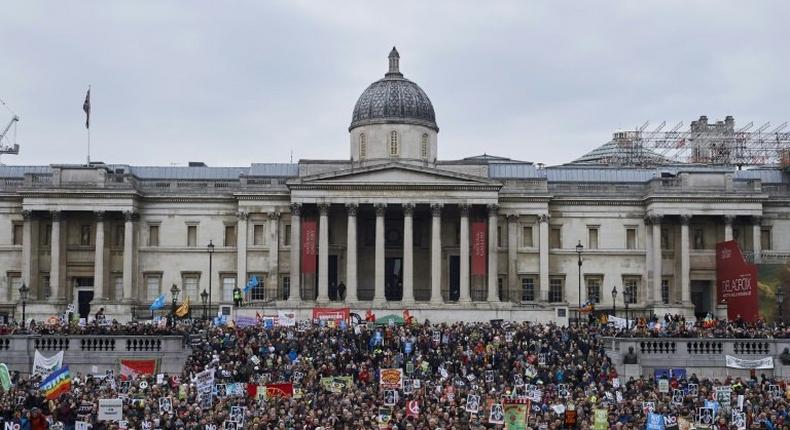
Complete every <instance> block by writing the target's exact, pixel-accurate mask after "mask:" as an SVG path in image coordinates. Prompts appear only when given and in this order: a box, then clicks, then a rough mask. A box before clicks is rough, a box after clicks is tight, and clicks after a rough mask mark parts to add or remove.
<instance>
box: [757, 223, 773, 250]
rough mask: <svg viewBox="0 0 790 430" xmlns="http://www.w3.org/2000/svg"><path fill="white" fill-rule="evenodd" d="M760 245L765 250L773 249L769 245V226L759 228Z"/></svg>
mask: <svg viewBox="0 0 790 430" xmlns="http://www.w3.org/2000/svg"><path fill="white" fill-rule="evenodd" d="M760 247H761V248H762V249H765V250H771V249H773V248H772V247H771V229H770V228H763V229H760Z"/></svg>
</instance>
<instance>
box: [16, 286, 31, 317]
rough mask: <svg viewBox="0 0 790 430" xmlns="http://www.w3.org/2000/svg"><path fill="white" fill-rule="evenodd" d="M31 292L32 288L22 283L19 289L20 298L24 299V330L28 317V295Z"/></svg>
mask: <svg viewBox="0 0 790 430" xmlns="http://www.w3.org/2000/svg"><path fill="white" fill-rule="evenodd" d="M29 292H30V288H28V287H27V285H25V283H24V282H23V283H22V286H21V287H19V298H20V299H22V328H25V320H26V319H27V315H25V307H26V306H27V293H29Z"/></svg>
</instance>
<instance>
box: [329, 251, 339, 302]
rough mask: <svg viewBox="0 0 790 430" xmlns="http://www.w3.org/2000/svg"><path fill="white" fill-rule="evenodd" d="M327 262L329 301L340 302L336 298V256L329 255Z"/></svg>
mask: <svg viewBox="0 0 790 430" xmlns="http://www.w3.org/2000/svg"><path fill="white" fill-rule="evenodd" d="M328 260H329V270H328V271H327V275H329V276H328V280H329V300H340V297H338V296H337V255H330V256H329V259H328Z"/></svg>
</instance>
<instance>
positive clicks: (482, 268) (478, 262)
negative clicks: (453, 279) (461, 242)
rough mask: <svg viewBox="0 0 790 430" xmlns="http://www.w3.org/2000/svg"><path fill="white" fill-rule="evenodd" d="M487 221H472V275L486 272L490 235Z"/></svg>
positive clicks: (483, 274)
mask: <svg viewBox="0 0 790 430" xmlns="http://www.w3.org/2000/svg"><path fill="white" fill-rule="evenodd" d="M487 227H488V226H487V225H486V222H485V221H474V222H472V240H471V241H470V244H469V245H470V246H471V247H472V250H471V254H472V276H475V275H482V276H485V274H486V259H487V258H488V235H487V231H486V230H487Z"/></svg>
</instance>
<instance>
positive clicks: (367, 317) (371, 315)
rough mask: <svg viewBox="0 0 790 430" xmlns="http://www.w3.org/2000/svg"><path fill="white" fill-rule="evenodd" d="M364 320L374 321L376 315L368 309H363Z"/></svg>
mask: <svg viewBox="0 0 790 430" xmlns="http://www.w3.org/2000/svg"><path fill="white" fill-rule="evenodd" d="M365 321H369V322H376V315H375V314H374V313H373V311H372V310H370V309H368V310H366V311H365Z"/></svg>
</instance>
